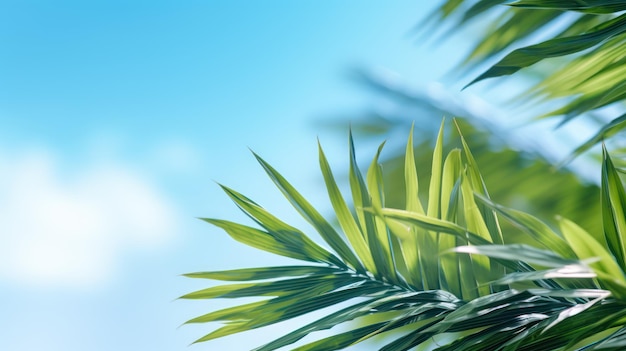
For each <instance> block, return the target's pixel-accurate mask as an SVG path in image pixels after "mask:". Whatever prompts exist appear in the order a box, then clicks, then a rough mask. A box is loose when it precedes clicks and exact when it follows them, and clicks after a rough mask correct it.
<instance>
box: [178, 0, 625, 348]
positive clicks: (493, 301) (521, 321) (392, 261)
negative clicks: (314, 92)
mask: <svg viewBox="0 0 626 351" xmlns="http://www.w3.org/2000/svg"><path fill="white" fill-rule="evenodd" d="M501 3H504V1H493V0H481V1H474V2H471V1H462V0H460V1H459V0H456V1H454V0H450V1H446V2H445V3H444V5H443V6H442V7H441V8H440V9H439V10H438V11H439V12H438V13H439V14H440V15H441V17H442V18H452V17H450V16H451V15H453V14H454V13H457V12H460V11H463V12H462V17H461V20H460V24H461V25H463V24H465V23H467V22H468V21H469V20H471V19H472V18H475V17H477V16H481V15H484V14H485V13H486V11H497V7H501V6H499V5H500V4H501ZM512 5H514V6H515V7H514V8H511V9H507V10H505V11H504V12H503V13H502V17H501V20H499V21H496V23H497V24H496V25H495V26H496V28H497V29H498V31H499V32H500V33H504V32H505V31H509V32H508V33H511V35H510V36H503V37H504V38H486V39H485V40H484V41H483V42H481V44H480V45H478V46H477V48H476V50H475V51H474V53H473V54H472V55H471V56H470V57H469V58H468V63H469V64H475V63H477V62H482V61H484V60H488V59H489V58H490V57H493V56H497V55H498V54H499V53H500V52H502V51H503V50H506V49H507V48H508V47H510V46H511V45H513V44H515V43H517V42H519V41H520V40H522V39H525V38H532V37H533V33H536V32H537V31H538V30H540V29H541V28H543V27H544V26H545V25H548V24H550V23H555V21H562V22H558V23H560V24H561V25H562V24H563V23H568V24H569V25H568V26H566V29H564V30H563V31H562V33H559V34H558V35H557V36H558V38H553V39H548V40H547V41H544V42H543V43H540V44H536V45H531V46H529V47H525V48H522V49H518V50H515V51H513V52H512V53H510V54H509V55H507V56H505V57H504V58H503V59H502V60H500V61H499V62H498V63H496V64H495V65H493V66H492V67H491V68H489V69H488V70H487V71H486V72H485V73H483V74H482V75H479V76H478V78H476V79H475V80H474V81H472V83H474V82H476V81H479V80H482V79H485V78H489V77H496V76H501V75H506V74H511V73H514V72H516V71H518V70H520V69H522V68H525V67H528V66H530V65H533V64H534V63H537V62H539V61H542V60H544V59H546V58H548V57H555V56H562V55H566V54H572V53H579V54H578V55H577V56H574V57H567V58H562V60H564V62H565V63H561V64H562V65H563V66H562V67H563V68H558V69H555V70H552V71H550V72H547V73H546V72H539V73H540V74H542V75H543V78H544V80H543V81H542V82H541V83H539V84H538V85H536V87H535V88H533V89H532V91H531V93H532V94H534V95H533V96H535V97H537V96H541V97H543V98H544V99H548V100H549V99H553V98H558V97H562V96H566V97H568V99H567V101H566V102H565V104H564V105H563V106H562V107H560V108H558V109H556V110H554V111H551V112H548V113H546V116H548V115H550V116H551V115H561V116H563V121H564V122H566V121H568V120H570V119H572V118H574V117H577V116H580V115H582V114H583V113H586V112H589V111H594V110H596V109H598V108H601V107H603V106H606V105H609V104H613V103H618V102H619V101H621V100H622V96H623V94H624V93H626V92H625V91H624V87H625V86H626V84H625V83H623V82H624V79H623V78H622V77H624V76H625V75H624V74H622V73H620V72H621V71H620V64H619V63H620V62H621V60H622V59H623V58H622V56H623V53H621V50H623V49H622V48H621V45H620V43H621V40H623V39H624V37H623V31H622V27H623V26H624V25H623V24H622V22H623V21H624V19H623V18H622V17H623V16H624V15H620V11H622V10H625V9H626V2H621V1H541V2H540V1H533V0H526V1H524V0H520V1H517V2H515V3H513V4H512ZM539 6H541V7H542V9H536V8H537V7H539ZM546 7H547V9H543V8H546ZM527 11H533V12H532V15H529V14H528V12H527ZM565 13H568V14H570V13H575V15H574V16H571V15H569V16H565V15H564V14H565ZM564 21H571V22H564ZM624 30H626V29H624ZM585 50H586V51H585ZM607 53H610V55H609V56H610V57H607ZM590 67H591V68H590ZM573 72H574V73H573ZM609 79H611V80H610V82H616V83H615V84H613V85H611V84H609V83H606V84H604V83H603V82H608V81H609ZM624 119H626V118H625V117H617V118H614V119H613V120H612V121H610V122H608V123H606V124H605V125H604V126H603V127H601V128H600V130H599V132H598V134H597V135H596V136H595V137H594V138H592V139H591V140H590V141H588V142H587V143H585V144H584V145H582V146H581V147H580V148H579V149H577V150H576V152H575V154H578V153H581V152H583V151H584V150H586V149H588V148H589V147H590V146H592V145H594V144H596V143H597V142H599V141H600V140H601V139H603V138H604V137H606V136H608V135H610V134H614V133H615V132H617V131H618V130H619V129H621V128H622V127H623V125H624V124H623V120H624ZM443 126H444V124H443V123H442V126H441V128H440V130H439V132H438V133H437V138H436V143H435V147H434V150H433V152H432V162H431V165H430V175H428V174H425V173H428V172H424V171H420V172H419V173H420V175H419V179H420V180H421V181H420V180H418V169H420V170H421V169H423V166H424V162H425V161H424V160H422V159H421V158H419V157H418V158H416V157H415V156H416V155H415V153H414V144H413V134H412V132H411V133H410V135H409V140H408V143H407V145H406V148H405V152H404V156H403V157H402V160H396V161H395V163H396V164H397V165H398V167H396V171H398V170H399V171H400V172H399V174H400V175H401V176H402V178H403V183H404V186H403V187H401V188H400V189H399V190H398V189H396V190H394V191H393V192H392V193H394V194H396V195H397V194H398V192H399V191H401V192H402V197H403V199H402V200H401V201H394V200H392V197H391V196H389V194H390V193H389V191H388V190H387V191H386V189H385V182H384V179H385V177H384V175H383V172H382V168H381V166H380V160H379V158H380V152H381V150H382V145H381V146H380V148H379V149H378V152H377V153H376V155H375V156H374V158H373V160H372V162H371V164H370V166H369V168H368V170H367V172H366V173H365V174H363V173H361V171H360V169H359V165H358V164H357V160H356V159H355V151H354V143H353V140H352V135H350V138H349V146H350V152H349V163H348V164H349V174H348V182H349V188H350V194H351V196H350V200H346V198H345V197H344V195H343V194H342V193H341V192H340V190H339V186H338V185H337V182H336V180H335V177H334V175H333V172H332V171H331V168H330V165H329V163H328V161H327V159H326V157H325V155H324V152H323V150H322V148H321V146H320V147H319V162H320V168H321V172H322V175H323V177H324V181H325V184H326V189H327V191H328V196H329V199H330V203H331V205H332V208H333V210H334V214H335V217H336V218H334V219H331V220H328V219H326V218H325V217H324V216H322V215H321V214H320V212H319V211H318V210H316V209H315V208H313V207H312V206H311V204H310V203H309V202H308V201H307V200H306V199H305V198H304V197H303V196H302V195H301V194H300V193H299V192H298V191H297V190H296V189H295V188H294V187H293V186H292V185H291V184H290V183H289V182H288V181H287V180H286V179H285V178H284V177H283V176H282V175H281V174H280V173H279V172H278V171H277V170H275V169H274V168H273V167H272V166H271V165H269V164H268V163H267V162H265V161H264V160H263V159H262V158H261V157H259V156H258V155H255V156H256V158H257V160H258V161H259V163H260V164H261V166H262V167H263V169H264V170H265V171H266V173H267V174H268V175H269V177H270V179H271V180H272V181H273V182H274V183H275V184H276V186H277V187H278V189H279V190H280V191H281V192H282V193H283V195H284V196H285V198H286V199H287V201H289V202H290V203H291V204H292V205H293V206H294V208H295V209H296V210H297V211H298V212H299V213H300V214H301V215H302V217H303V218H304V219H305V220H306V221H308V222H309V223H310V224H311V225H312V227H313V228H314V229H315V231H316V232H317V234H319V236H320V237H321V238H322V239H323V240H324V241H325V245H320V244H318V243H316V242H315V241H314V240H312V239H311V238H310V236H309V235H307V234H305V233H304V232H303V231H301V230H299V229H297V228H295V227H293V226H291V225H289V224H287V223H285V222H283V221H281V220H280V219H279V218H278V217H276V216H274V215H272V214H271V213H269V212H268V211H266V210H265V209H264V208H262V207H261V206H260V205H258V204H257V203H255V202H254V201H252V200H251V199H249V198H247V197H246V196H244V195H242V194H240V193H238V192H237V191H235V190H233V189H230V188H228V187H226V186H222V188H223V189H224V191H225V192H226V194H227V195H228V196H229V197H230V198H231V199H232V200H233V202H235V204H236V205H237V206H238V207H239V208H240V209H241V210H242V211H243V212H244V213H246V214H247V215H248V216H249V217H250V218H251V219H252V220H253V222H254V226H248V225H244V224H239V223H234V222H231V221H227V220H221V219H210V218H206V219H204V220H205V221H207V222H209V223H211V224H213V225H215V226H217V227H219V228H221V229H222V230H224V231H225V232H226V233H228V234H229V235H230V236H231V237H233V238H234V239H235V240H238V241H240V242H242V243H244V244H246V245H249V246H252V247H254V248H257V249H260V250H264V251H267V252H270V253H273V254H277V255H281V256H285V257H288V258H291V259H295V260H298V261H300V262H299V263H297V264H295V263H294V264H293V265H289V266H277V267H256V268H246V269H236V270H229V271H219V272H198V273H191V274H187V276H189V277H192V278H204V279H211V280H218V281H226V282H228V283H226V284H225V285H218V286H213V287H209V288H207V289H203V290H200V291H196V292H193V293H190V294H187V295H185V296H183V298H185V299H217V298H249V297H255V298H257V300H254V301H253V302H245V303H242V304H240V305H236V306H234V307H228V308H225V309H221V310H217V311H211V312H209V313H207V314H204V315H201V316H199V317H196V318H193V319H191V320H190V321H188V323H207V322H221V323H223V326H222V327H220V328H218V329H216V330H213V331H212V332H210V333H209V334H207V335H205V336H203V337H202V338H200V339H198V340H197V341H196V342H205V341H210V340H212V339H215V338H219V337H223V336H226V335H231V334H235V333H239V332H245V331H248V330H252V329H256V328H261V327H265V326H268V325H271V324H274V323H279V322H282V321H285V320H291V319H293V318H296V317H299V316H302V315H306V314H309V313H311V312H315V311H319V310H321V309H324V308H326V307H334V309H332V310H331V311H330V312H327V314H326V315H324V316H323V317H321V318H318V319H316V320H314V321H312V322H309V323H308V324H305V325H303V326H301V327H300V328H297V329H296V330H293V331H291V332H289V333H287V334H285V335H283V336H281V337H279V338H278V339H276V340H274V341H271V342H269V343H267V344H265V345H260V346H259V347H258V348H257V349H256V350H275V349H279V348H282V347H290V348H292V349H296V350H338V349H344V348H347V347H349V346H351V345H354V344H357V343H360V342H364V341H368V340H370V339H372V338H376V337H377V336H379V335H382V336H383V338H382V339H380V340H381V341H380V342H381V343H382V346H381V347H380V349H381V350H387V351H389V350H409V349H414V348H417V349H419V350H538V349H540V350H581V351H582V350H623V349H625V348H626V214H625V209H626V193H625V191H624V185H623V184H622V182H621V180H620V176H619V173H618V172H619V169H618V168H616V167H615V165H614V163H613V160H612V158H611V157H610V156H609V154H608V152H607V151H606V148H605V147H604V146H603V149H602V156H601V163H602V169H601V172H600V173H601V179H602V181H601V184H600V187H599V188H598V189H597V191H598V192H599V194H598V196H599V201H598V202H599V204H600V206H599V207H598V208H595V209H594V208H590V209H588V210H587V211H586V212H585V213H584V214H581V215H580V217H582V216H585V217H592V218H595V219H597V221H599V222H601V226H596V225H592V226H591V227H592V228H589V230H587V229H585V227H587V228H588V227H589V226H588V225H579V224H577V223H580V224H582V223H583V222H585V220H586V218H580V217H579V218H573V219H574V221H572V220H569V219H567V218H564V217H559V218H558V219H557V221H556V222H557V227H558V229H555V228H553V227H551V226H550V225H548V224H546V223H545V222H543V221H542V220H540V219H538V218H537V217H535V216H532V215H530V214H528V213H525V212H522V211H519V210H514V209H511V208H508V207H505V206H502V205H500V204H498V203H496V202H495V201H493V200H492V197H491V196H490V193H489V192H488V191H487V187H486V183H487V182H486V181H485V178H484V177H483V175H482V173H481V172H480V170H479V164H480V165H481V167H482V166H484V161H483V160H482V159H481V158H479V157H475V156H474V155H473V154H472V152H471V151H470V147H469V145H468V142H466V140H465V139H464V138H463V136H459V139H458V140H459V141H460V148H450V147H449V145H448V144H447V143H445V142H444V128H443ZM457 128H458V126H457ZM467 128H468V126H463V128H462V129H464V130H465V129H467ZM460 134H461V133H460V131H459V135H460ZM424 147H425V146H423V145H422V146H421V148H422V149H423V148H424ZM444 150H448V151H447V152H444ZM444 155H445V157H444ZM416 159H417V160H418V161H419V163H418V164H419V165H420V167H419V168H418V167H417V166H416ZM491 171H494V170H493V169H492V168H491V169H490V172H491ZM486 176H488V175H487V174H486ZM424 179H427V180H428V187H427V189H428V191H423V190H420V188H422V189H423V188H424V184H423V183H424ZM420 183H422V184H421V187H420ZM509 191H510V192H515V191H516V189H515V188H512V189H509ZM420 193H422V194H423V195H422V197H421V198H420V196H419V195H418V194H420ZM351 205H352V206H351ZM580 213H583V212H580ZM577 216H578V215H577ZM333 223H336V225H333ZM501 223H502V224H501ZM246 301H249V300H246ZM335 326H342V327H343V328H344V329H343V330H342V331H338V332H334V333H333V334H332V335H330V336H324V337H321V338H319V337H318V338H316V335H318V333H316V332H318V331H321V330H326V329H329V328H333V327H335ZM305 336H309V339H307V341H306V342H301V339H302V338H304V337H305ZM311 339H312V340H313V341H310V340H311ZM294 344H295V345H294Z"/></svg>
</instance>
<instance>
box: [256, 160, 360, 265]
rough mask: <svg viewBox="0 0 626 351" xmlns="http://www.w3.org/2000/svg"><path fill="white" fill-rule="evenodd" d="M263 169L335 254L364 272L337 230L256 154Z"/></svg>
mask: <svg viewBox="0 0 626 351" xmlns="http://www.w3.org/2000/svg"><path fill="white" fill-rule="evenodd" d="M254 156H255V157H256V159H257V160H258V161H259V163H260V164H261V166H262V167H263V169H265V171H266V172H267V174H268V175H269V176H270V178H271V179H272V181H273V182H274V184H276V186H277V187H278V188H279V189H280V191H281V192H282V193H283V194H284V195H285V197H286V198H287V199H288V200H289V202H290V203H291V204H292V205H293V207H294V208H295V209H296V210H297V211H298V212H299V213H300V214H301V215H302V217H304V218H305V219H306V220H307V221H308V222H309V223H311V225H313V227H314V228H315V229H316V230H317V231H318V233H319V234H320V236H321V237H322V238H323V239H324V241H326V242H327V243H328V245H330V247H332V248H333V250H335V252H336V253H337V254H338V255H339V256H340V257H341V258H342V259H343V260H344V261H345V262H346V263H348V264H349V265H350V266H352V267H353V268H355V269H356V270H358V271H364V268H363V266H362V265H361V262H360V261H359V260H358V259H357V257H356V256H355V255H354V253H353V252H352V250H350V248H349V247H348V245H346V243H345V242H344V241H343V239H342V238H341V236H339V234H338V233H337V232H336V231H335V229H334V228H333V227H332V226H331V225H330V224H329V223H328V221H326V219H324V217H322V215H321V214H320V213H319V212H318V211H317V210H316V209H315V208H313V206H311V204H310V203H309V202H308V201H307V200H306V199H305V198H304V197H303V196H302V195H300V193H299V192H298V191H297V190H296V189H295V188H294V187H293V186H292V185H291V184H289V182H287V180H286V179H285V178H284V177H283V176H282V175H280V173H278V172H277V171H276V170H275V169H274V168H273V167H272V166H271V165H269V164H268V163H267V162H265V160H263V159H262V158H261V157H260V156H258V155H257V154H254Z"/></svg>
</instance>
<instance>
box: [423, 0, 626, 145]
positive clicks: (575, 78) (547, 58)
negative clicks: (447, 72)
mask: <svg viewBox="0 0 626 351" xmlns="http://www.w3.org/2000/svg"><path fill="white" fill-rule="evenodd" d="M503 4H504V5H507V6H503ZM624 10H626V1H619V0H609V1H606V0H585V1H579V0H554V1H538V0H517V1H513V2H511V1H506V0H447V1H444V2H443V3H442V5H441V6H440V7H439V8H438V9H437V10H436V13H435V14H434V15H433V16H428V17H427V18H428V20H429V21H432V22H433V23H436V24H437V25H440V24H441V23H449V24H451V25H452V26H453V28H454V31H462V30H463V29H464V28H466V27H467V26H468V25H470V24H471V23H472V22H475V21H477V20H482V21H483V22H487V23H489V26H488V27H487V28H486V35H484V36H483V37H482V39H481V40H479V41H478V43H477V44H476V46H475V47H474V49H473V50H472V51H471V52H470V54H469V55H468V56H467V58H466V60H465V63H464V67H465V68H468V69H469V68H475V67H477V66H480V65H481V64H482V63H484V62H489V61H493V60H496V63H495V64H493V65H491V66H490V67H489V68H487V69H486V70H485V71H483V72H482V73H481V74H479V75H478V76H475V78H473V80H471V82H470V83H469V84H468V85H472V84H475V83H476V82H479V81H482V80H484V79H487V78H493V77H502V76H506V75H511V74H514V73H516V72H518V71H520V70H522V71H528V70H529V69H530V68H531V66H532V67H533V68H536V69H535V70H534V74H535V76H536V79H535V80H534V81H533V83H532V84H531V85H530V88H529V89H528V90H527V91H525V92H524V93H523V95H522V98H526V99H530V100H532V101H533V105H536V104H537V103H539V102H542V101H543V102H546V105H545V106H546V107H545V109H546V110H545V111H544V112H543V113H542V114H541V116H539V117H540V118H544V117H560V118H561V122H560V123H561V124H564V123H566V122H568V121H570V120H572V119H573V118H575V117H579V116H587V117H594V118H588V121H589V122H594V121H595V120H596V118H595V117H597V115H600V116H601V118H600V119H601V120H602V121H603V122H601V127H600V128H599V129H598V132H597V133H596V134H595V135H594V136H593V137H591V138H590V139H589V140H588V141H586V142H585V143H583V144H581V145H580V147H578V148H577V149H576V150H575V151H574V153H573V156H576V155H578V154H580V153H582V152H584V151H586V150H588V149H589V148H591V147H592V146H594V145H596V144H598V143H599V142H600V141H601V140H602V139H604V138H606V137H609V136H612V135H615V134H616V133H617V132H619V131H621V130H623V129H624V128H626V123H625V122H626V110H625V109H624V105H623V101H624V98H626V64H625V63H626V45H624V44H625V42H626V13H624ZM485 20H487V21H485ZM424 28H429V26H424ZM512 48H515V49H514V50H511V49H512ZM536 64H539V65H536ZM537 66H539V67H537ZM518 100H519V99H518ZM555 105H556V106H557V107H556V108H554V106H555ZM607 107H611V108H609V109H607Z"/></svg>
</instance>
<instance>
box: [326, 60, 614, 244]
mask: <svg viewBox="0 0 626 351" xmlns="http://www.w3.org/2000/svg"><path fill="white" fill-rule="evenodd" d="M354 76H355V77H356V79H357V82H358V83H359V84H360V85H361V86H363V87H366V88H368V89H369V90H370V91H372V92H373V93H374V96H375V97H376V98H378V99H384V100H383V105H384V106H393V108H390V109H387V110H375V111H372V112H370V113H367V114H366V115H361V116H358V117H356V118H353V121H352V122H351V123H350V124H351V127H352V129H353V130H355V132H357V131H358V132H359V133H358V134H359V135H361V136H364V137H368V138H370V139H374V138H375V137H380V136H384V137H386V138H389V141H388V142H387V147H388V148H389V149H390V150H388V152H387V156H386V157H384V158H383V159H382V164H383V168H384V169H385V175H384V183H385V189H386V190H387V191H386V201H387V204H388V205H389V206H391V207H396V208H401V207H403V206H405V197H406V196H405V189H404V184H405V181H404V177H405V175H404V162H405V156H404V153H405V150H404V148H403V147H402V146H403V145H401V144H402V143H401V142H398V141H397V140H398V139H399V138H397V134H398V132H399V133H403V131H404V130H406V129H407V128H409V127H410V126H411V122H410V120H411V118H413V117H412V116H416V115H419V116H421V117H420V119H419V120H418V121H417V122H418V123H417V124H416V127H415V133H416V136H417V137H418V138H417V140H418V143H417V145H415V147H414V157H415V160H416V161H415V162H416V163H418V164H429V163H430V162H431V160H432V153H431V152H430V148H431V147H432V145H433V144H434V143H435V140H434V138H433V136H434V135H436V133H437V128H438V120H439V118H440V116H455V118H456V121H457V123H458V124H459V125H460V126H461V129H462V130H463V134H464V137H465V139H466V140H467V142H468V143H469V144H470V145H472V150H473V151H474V152H473V155H474V157H475V159H476V163H478V164H480V165H482V166H481V169H482V170H483V174H484V178H485V183H486V185H487V187H488V188H489V193H490V195H491V197H492V198H494V199H495V200H496V201H497V202H498V203H500V204H503V205H505V206H508V207H515V208H517V209H519V210H522V211H525V212H530V213H533V214H535V215H536V216H538V217H539V218H541V219H542V220H543V221H546V222H548V223H550V224H551V225H553V226H556V225H557V223H556V222H555V221H554V215H555V214H559V215H561V216H564V217H567V218H576V221H577V223H578V224H579V225H580V226H582V227H583V228H585V229H586V230H588V231H591V232H593V231H597V230H599V229H600V228H601V226H602V221H601V218H599V217H598V216H589V215H588V214H589V213H590V212H591V213H599V212H600V187H599V183H598V184H597V185H596V184H594V183H592V182H589V181H585V180H583V179H581V178H582V177H581V176H580V175H579V174H577V173H576V172H575V171H574V170H571V169H569V168H568V167H567V166H565V167H560V168H558V169H555V167H554V163H555V161H556V160H558V159H555V157H554V155H552V154H550V151H551V150H550V149H549V148H547V147H546V146H544V145H542V144H538V145H537V146H535V144H532V143H529V142H527V140H526V139H520V138H519V137H517V138H516V137H514V136H511V132H510V131H508V130H505V129H503V128H501V127H498V125H497V124H495V123H493V122H490V121H489V119H488V118H487V117H486V116H484V115H481V114H480V113H479V112H473V111H472V110H470V109H468V108H467V107H466V106H469V105H472V102H471V101H470V102H466V101H460V102H458V103H455V100H454V99H453V98H452V97H451V96H441V97H440V96H437V95H434V94H431V95H429V94H425V93H421V92H419V91H416V90H415V89H409V88H407V86H408V85H407V84H406V83H405V82H403V81H402V80H400V79H398V78H396V79H389V78H387V75H386V74H385V73H384V72H383V73H379V72H376V71H367V70H360V71H357V72H356V74H355V75H354ZM368 116H370V117H368ZM330 123H333V124H332V126H334V127H335V128H337V129H345V126H346V125H347V122H345V118H343V119H342V118H333V119H332V122H330ZM608 128H614V125H613V124H611V125H609V126H608ZM450 131H451V132H450V133H448V134H450V137H448V138H444V140H443V145H444V148H445V149H448V150H450V149H453V148H456V147H461V146H462V145H461V144H460V143H459V138H458V136H457V135H454V134H456V130H455V129H454V128H451V129H450ZM609 132H610V131H609ZM613 132H615V131H614V130H613ZM601 139H602V137H601V136H597V137H596V138H595V139H594V141H593V143H594V144H595V143H596V142H597V141H599V140H601ZM533 146H535V147H534V148H533ZM420 178H421V179H422V180H423V181H424V182H425V183H428V182H429V179H430V173H429V172H424V173H423V174H421V175H420ZM512 188H515V189H516V191H514V192H512V191H511V189H512ZM419 195H420V198H421V199H422V200H424V201H425V200H426V199H427V198H428V189H427V188H426V187H421V188H419ZM502 225H503V226H505V227H507V228H506V229H507V231H511V230H512V229H513V228H511V227H510V226H509V225H508V224H507V223H503V224H502ZM520 240H521V239H520ZM522 241H523V240H522Z"/></svg>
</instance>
